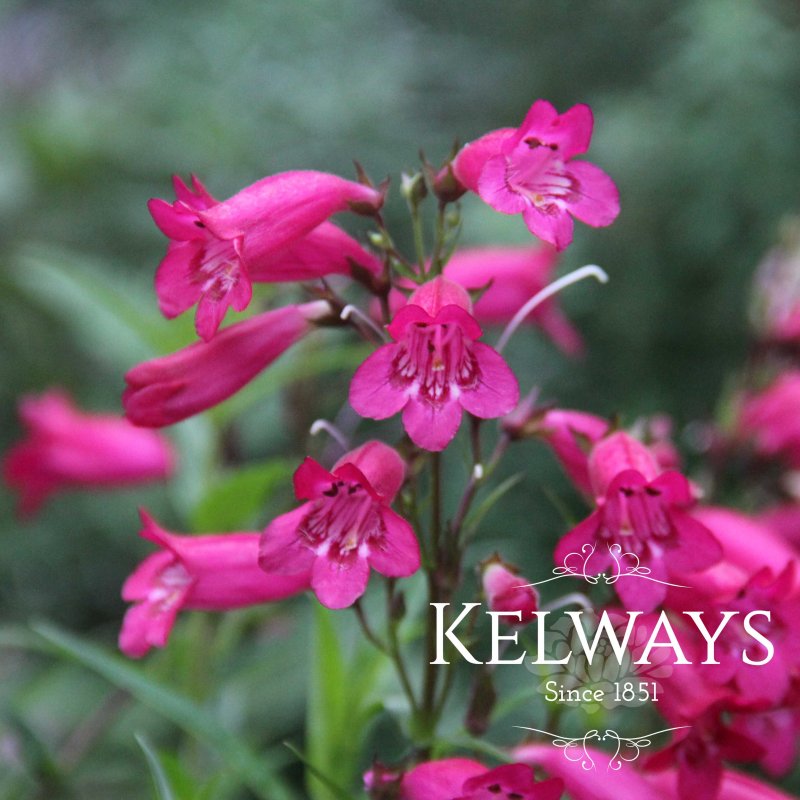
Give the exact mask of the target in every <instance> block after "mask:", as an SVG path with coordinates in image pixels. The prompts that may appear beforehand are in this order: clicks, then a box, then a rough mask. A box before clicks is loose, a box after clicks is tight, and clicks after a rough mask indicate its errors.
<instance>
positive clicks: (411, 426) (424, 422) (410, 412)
mask: <svg viewBox="0 0 800 800" xmlns="http://www.w3.org/2000/svg"><path fill="white" fill-rule="evenodd" d="M461 416H462V412H461V405H460V403H459V402H458V401H457V400H451V401H450V402H448V403H442V404H438V405H434V404H433V403H429V402H427V401H424V400H417V399H416V398H412V399H410V400H409V402H408V403H407V404H406V407H405V408H404V409H403V427H405V429H406V433H407V434H408V435H409V436H410V437H411V441H412V442H414V444H415V445H417V447H421V448H423V450H431V451H432V452H438V451H439V450H444V449H445V447H447V445H448V444H450V442H451V441H452V439H453V437H454V436H455V435H456V433H457V431H458V426H459V425H460V424H461Z"/></svg>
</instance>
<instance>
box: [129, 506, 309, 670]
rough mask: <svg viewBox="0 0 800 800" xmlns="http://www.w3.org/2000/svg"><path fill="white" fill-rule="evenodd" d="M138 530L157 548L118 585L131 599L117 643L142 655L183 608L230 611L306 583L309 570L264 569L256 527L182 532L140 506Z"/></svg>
mask: <svg viewBox="0 0 800 800" xmlns="http://www.w3.org/2000/svg"><path fill="white" fill-rule="evenodd" d="M141 518H142V524H143V526H144V527H143V528H142V531H141V536H142V537H143V538H145V539H148V540H149V541H151V542H154V543H155V544H157V545H158V546H159V547H160V548H161V549H160V550H159V551H158V552H157V553H153V554H152V555H150V556H148V557H147V558H146V559H145V560H144V561H142V563H141V564H140V565H139V566H138V567H137V568H136V570H135V571H134V572H133V573H132V574H131V576H130V577H129V578H128V580H127V581H125V585H124V586H123V587H122V598H123V600H127V601H128V602H130V603H133V605H132V606H131V608H130V609H128V612H127V613H126V614H125V619H124V620H123V623H122V630H121V631H120V635H119V646H120V649H121V650H122V652H123V653H125V654H126V655H128V656H131V657H132V658H140V657H141V656H143V655H145V654H146V653H147V652H148V650H150V648H151V647H164V646H165V645H166V643H167V639H168V638H169V634H170V631H171V630H172V627H173V625H174V624H175V619H176V617H177V615H178V612H179V611H181V610H183V609H187V610H188V609H194V610H199V611H228V610H230V609H233V608H242V607H244V606H250V605H256V604H259V603H267V602H273V601H276V600H282V599H283V598H286V597H290V596H292V595H295V594H299V593H301V592H304V591H306V590H307V589H308V587H309V581H310V576H309V573H308V570H306V571H305V572H302V571H301V572H298V573H295V574H292V575H265V574H264V572H263V571H262V570H261V569H259V567H258V542H259V539H260V535H259V534H258V533H256V532H252V533H250V532H247V533H225V534H209V535H205V536H180V535H178V534H174V533H170V532H169V531H166V530H164V529H163V528H162V527H160V526H159V525H158V524H157V523H156V522H155V521H154V520H153V519H152V517H150V515H149V514H147V512H145V511H142V512H141Z"/></svg>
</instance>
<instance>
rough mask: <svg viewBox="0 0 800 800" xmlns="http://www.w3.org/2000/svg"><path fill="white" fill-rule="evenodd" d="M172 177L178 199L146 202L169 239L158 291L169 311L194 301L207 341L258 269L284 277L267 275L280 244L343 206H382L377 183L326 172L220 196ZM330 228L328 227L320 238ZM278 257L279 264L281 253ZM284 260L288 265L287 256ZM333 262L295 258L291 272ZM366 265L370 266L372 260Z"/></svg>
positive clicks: (277, 178) (310, 271) (288, 176)
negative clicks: (302, 261)
mask: <svg viewBox="0 0 800 800" xmlns="http://www.w3.org/2000/svg"><path fill="white" fill-rule="evenodd" d="M173 184H174V187H175V195H176V200H175V202H174V203H168V202H167V201H165V200H161V199H153V200H151V201H150V203H149V208H150V213H151V214H152V216H153V219H154V220H155V223H156V225H158V227H159V228H160V229H161V231H162V232H163V233H164V235H165V236H167V237H168V238H169V239H170V245H169V247H168V249H167V255H166V256H165V257H164V259H163V261H162V262H161V264H160V265H159V268H158V271H157V273H156V292H157V294H158V298H159V305H160V307H161V311H162V312H163V313H164V315H165V316H167V317H175V316H177V315H178V314H181V313H182V312H184V311H186V310H187V309H188V308H191V307H192V306H193V305H195V304H197V316H196V318H195V324H196V327H197V333H198V335H199V336H200V337H201V338H203V339H205V340H206V341H208V340H209V339H211V337H213V336H214V334H215V333H216V330H217V328H218V327H219V324H220V322H221V321H222V318H223V317H224V316H225V312H226V311H227V309H228V307H230V306H232V307H233V308H234V309H235V310H236V311H242V310H243V309H245V308H246V307H247V305H248V304H249V302H250V298H251V295H252V285H251V281H252V280H253V279H254V278H253V275H254V274H255V275H258V276H260V278H259V279H260V280H285V279H286V278H282V277H279V278H270V277H269V270H270V260H271V259H273V258H275V254H276V253H277V252H278V251H280V250H281V249H283V248H286V247H287V246H289V245H291V244H293V243H295V242H297V240H299V239H301V238H302V237H304V236H306V235H307V234H310V233H311V232H312V231H313V230H314V229H315V228H317V226H319V225H320V224H321V223H322V222H324V221H325V220H327V219H328V217H330V216H331V215H332V214H335V213H336V212H338V211H344V210H346V209H351V210H357V211H370V210H377V209H378V208H380V206H381V204H382V202H383V195H382V193H381V192H380V191H379V190H377V189H373V188H372V187H369V186H365V185H363V184H360V183H354V182H352V181H348V180H345V179H344V178H340V177H338V176H336V175H330V174H328V173H324V172H312V171H294V172H282V173H279V174H278V175H271V176H269V177H267V178H262V179H261V180H260V181H257V182H256V183H254V184H252V185H251V186H248V187H246V188H245V189H242V190H241V191H240V192H238V193H237V194H235V195H234V196H233V197H231V198H229V199H228V200H224V201H223V202H218V201H217V200H215V199H214V198H213V197H212V196H211V195H210V194H209V193H208V192H207V191H206V189H205V187H204V186H203V184H202V183H200V181H199V180H198V179H197V178H196V177H194V176H193V177H192V188H191V189H189V188H188V187H187V186H186V184H184V183H183V181H181V180H180V178H177V177H176V178H174V179H173ZM329 233H330V231H329V229H325V230H323V232H322V234H320V233H317V234H316V236H315V239H320V238H323V239H324V238H325V237H326V236H328V235H329ZM342 235H343V236H346V234H344V233H343V232H342ZM337 236H338V234H337ZM348 238H349V237H348ZM312 243H313V242H312ZM348 247H352V245H351V244H348ZM285 255H286V254H285V253H284V256H285ZM277 258H278V259H279V265H280V258H281V257H280V256H278V257H277ZM280 266H281V270H283V272H285V269H286V265H285V263H283V264H282V265H280ZM330 266H331V262H329V261H328V260H326V259H321V258H320V259H316V260H312V261H310V262H308V261H307V262H306V263H305V265H302V264H301V265H298V275H297V277H294V278H290V280H303V279H305V278H307V277H319V274H325V273H324V271H323V272H322V273H319V272H318V271H317V270H320V269H322V270H325V269H327V268H329V267H330ZM333 266H334V269H333V271H340V268H341V264H340V263H339V262H338V260H337V261H335V262H333ZM364 266H365V267H367V268H370V264H369V263H368V264H365V265H364ZM276 274H279V275H280V274H281V272H276Z"/></svg>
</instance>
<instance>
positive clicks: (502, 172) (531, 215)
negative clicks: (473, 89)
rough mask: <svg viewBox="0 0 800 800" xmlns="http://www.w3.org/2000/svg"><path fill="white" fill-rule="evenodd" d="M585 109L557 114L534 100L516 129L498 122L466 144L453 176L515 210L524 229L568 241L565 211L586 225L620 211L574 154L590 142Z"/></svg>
mask: <svg viewBox="0 0 800 800" xmlns="http://www.w3.org/2000/svg"><path fill="white" fill-rule="evenodd" d="M593 124H594V122H593V118H592V112H591V109H590V108H589V107H588V106H586V105H577V106H573V107H572V108H570V109H569V110H568V111H566V112H565V113H563V114H558V112H557V111H556V110H555V108H554V107H553V106H552V105H551V104H550V103H548V102H547V101H546V100H537V101H536V102H535V103H534V104H533V105H532V106H531V108H530V110H529V111H528V114H527V115H526V117H525V119H524V120H523V122H522V125H520V127H519V128H517V129H513V128H501V129H499V130H495V131H491V132H490V133H487V134H485V135H484V136H482V137H481V138H480V139H477V140H475V141H474V142H471V143H470V144H468V145H466V146H465V147H464V148H463V149H462V150H461V151H460V152H459V153H458V155H457V156H456V158H455V160H454V161H453V172H454V174H455V176H456V178H458V180H459V181H460V182H461V183H462V184H463V185H464V186H466V187H467V189H470V190H471V191H473V192H476V193H477V194H478V195H479V196H480V197H481V199H482V200H483V201H484V202H485V203H487V204H488V205H490V206H491V207H492V208H494V209H495V210H496V211H500V212H501V213H503V214H522V217H523V219H524V220H525V224H526V225H527V226H528V228H529V230H530V231H531V233H533V234H534V235H535V236H538V237H539V238H540V239H542V240H544V241H545V242H549V243H550V244H552V245H553V246H554V247H555V248H556V249H557V250H563V249H564V248H565V247H567V246H568V245H569V244H570V242H571V241H572V232H573V222H572V217H576V218H577V219H579V220H581V221H582V222H585V223H586V224H587V225H592V226H593V227H603V226H606V225H610V224H611V223H612V222H613V221H614V220H615V219H616V218H617V215H618V214H619V193H618V191H617V187H616V186H615V185H614V183H613V181H612V180H611V179H610V178H609V177H608V175H606V174H605V172H603V171H602V170H601V169H599V168H598V167H596V166H595V165H594V164H590V163H588V162H586V161H575V160H574V159H575V156H579V155H582V154H583V153H585V152H586V151H587V150H588V149H589V142H590V141H591V138H592V127H593Z"/></svg>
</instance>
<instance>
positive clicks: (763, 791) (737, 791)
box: [575, 769, 796, 800]
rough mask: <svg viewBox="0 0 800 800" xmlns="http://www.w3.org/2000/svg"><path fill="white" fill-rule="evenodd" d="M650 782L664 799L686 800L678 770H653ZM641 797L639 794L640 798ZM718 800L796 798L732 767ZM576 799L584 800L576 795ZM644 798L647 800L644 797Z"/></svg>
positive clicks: (723, 781)
mask: <svg viewBox="0 0 800 800" xmlns="http://www.w3.org/2000/svg"><path fill="white" fill-rule="evenodd" d="M646 778H647V781H648V783H650V784H651V785H652V786H653V787H654V788H655V789H656V790H657V791H658V792H659V794H658V797H659V798H661V799H662V800H684V798H683V797H681V795H680V794H679V792H678V772H677V770H674V769H669V770H662V771H660V772H652V773H648V774H647V775H646ZM639 797H641V796H640V795H637V800H638V798H639ZM717 798H718V800H796V798H795V797H794V795H788V794H786V793H785V792H782V791H780V790H779V789H776V788H775V787H774V786H770V785H769V784H766V783H763V782H762V781H760V780H758V779H757V778H754V777H752V776H751V775H745V774H743V773H741V772H736V771H735V770H732V769H725V770H723V771H722V776H721V779H720V783H719V793H718V794H717ZM575 800H584V798H582V797H581V796H579V795H578V796H576V798H575ZM642 800H645V798H644V797H642Z"/></svg>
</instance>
